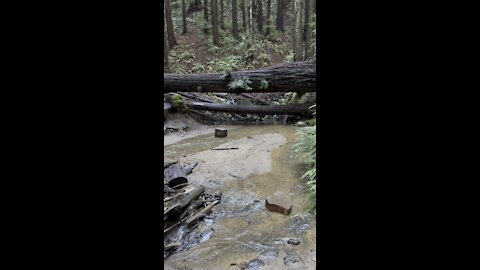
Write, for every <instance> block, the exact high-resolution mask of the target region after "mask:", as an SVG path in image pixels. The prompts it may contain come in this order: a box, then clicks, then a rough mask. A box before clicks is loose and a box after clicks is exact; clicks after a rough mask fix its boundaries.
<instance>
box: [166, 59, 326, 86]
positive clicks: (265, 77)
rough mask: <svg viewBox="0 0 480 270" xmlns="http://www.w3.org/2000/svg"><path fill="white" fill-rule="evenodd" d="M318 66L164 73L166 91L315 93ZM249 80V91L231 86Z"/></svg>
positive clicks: (300, 63)
mask: <svg viewBox="0 0 480 270" xmlns="http://www.w3.org/2000/svg"><path fill="white" fill-rule="evenodd" d="M316 72H317V68H316V63H314V62H293V63H286V64H282V65H277V66H272V67H268V68H265V69H257V70H249V71H235V72H231V73H229V74H228V73H226V74H222V73H200V74H171V73H164V74H163V78H164V81H163V86H164V89H165V91H166V92H223V93H241V92H250V93H267V92H315V91H316V87H317V84H316ZM244 76H246V77H248V80H249V81H251V83H250V84H248V88H251V89H248V88H247V87H245V88H237V89H232V88H229V86H228V85H229V84H230V83H231V82H233V81H234V80H235V79H242V77H244Z"/></svg>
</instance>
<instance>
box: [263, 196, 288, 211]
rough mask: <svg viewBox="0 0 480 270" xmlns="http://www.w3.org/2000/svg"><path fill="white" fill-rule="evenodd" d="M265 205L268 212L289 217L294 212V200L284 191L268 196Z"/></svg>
mask: <svg viewBox="0 0 480 270" xmlns="http://www.w3.org/2000/svg"><path fill="white" fill-rule="evenodd" d="M265 205H266V207H267V209H268V210H270V211H274V212H279V213H282V214H284V215H289V214H290V212H291V211H292V199H290V197H289V196H288V195H287V194H286V193H285V192H282V191H275V192H274V193H273V194H272V195H270V196H268V197H267V199H266V201H265Z"/></svg>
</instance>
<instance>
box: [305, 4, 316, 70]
mask: <svg viewBox="0 0 480 270" xmlns="http://www.w3.org/2000/svg"><path fill="white" fill-rule="evenodd" d="M312 2H314V0H306V2H305V26H304V27H305V29H304V30H303V36H304V38H305V58H304V60H305V61H306V60H308V59H310V58H311V53H310V52H311V49H310V45H311V44H310V43H311V38H312V27H311V26H310V23H311V22H312V16H311V15H312V12H311V11H312V9H313V3H312Z"/></svg>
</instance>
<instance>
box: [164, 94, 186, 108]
mask: <svg viewBox="0 0 480 270" xmlns="http://www.w3.org/2000/svg"><path fill="white" fill-rule="evenodd" d="M166 97H167V101H168V103H170V104H171V105H172V107H174V108H178V109H183V108H184V106H185V104H184V103H183V97H182V96H181V95H179V94H177V93H168V94H166Z"/></svg>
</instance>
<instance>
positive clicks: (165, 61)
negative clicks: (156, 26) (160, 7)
mask: <svg viewBox="0 0 480 270" xmlns="http://www.w3.org/2000/svg"><path fill="white" fill-rule="evenodd" d="M163 68H164V72H165V71H167V72H168V70H169V68H168V46H167V30H166V25H165V19H163Z"/></svg>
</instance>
